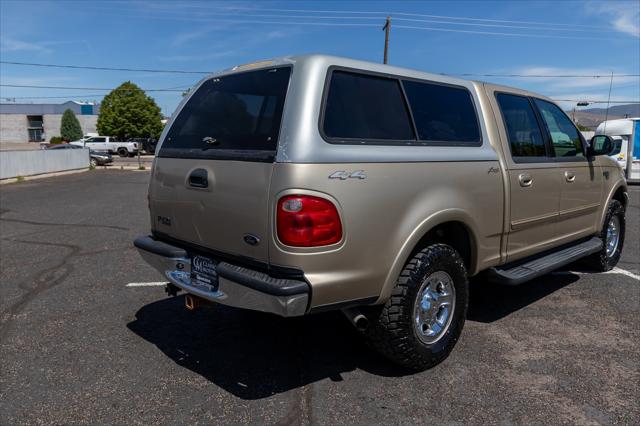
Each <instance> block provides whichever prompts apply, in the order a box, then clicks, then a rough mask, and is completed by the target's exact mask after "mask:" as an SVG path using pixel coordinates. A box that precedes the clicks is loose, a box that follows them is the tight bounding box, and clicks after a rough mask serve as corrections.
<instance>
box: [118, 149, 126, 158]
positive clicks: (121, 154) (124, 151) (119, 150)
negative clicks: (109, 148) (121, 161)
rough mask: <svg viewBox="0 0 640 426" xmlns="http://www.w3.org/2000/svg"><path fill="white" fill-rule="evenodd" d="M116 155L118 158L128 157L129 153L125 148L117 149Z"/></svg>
mask: <svg viewBox="0 0 640 426" xmlns="http://www.w3.org/2000/svg"><path fill="white" fill-rule="evenodd" d="M118 155H119V156H120V157H128V156H129V151H127V148H118Z"/></svg>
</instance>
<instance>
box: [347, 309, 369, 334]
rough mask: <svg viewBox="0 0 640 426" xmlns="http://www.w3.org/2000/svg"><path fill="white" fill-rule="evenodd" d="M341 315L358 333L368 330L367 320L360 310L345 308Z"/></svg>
mask: <svg viewBox="0 0 640 426" xmlns="http://www.w3.org/2000/svg"><path fill="white" fill-rule="evenodd" d="M342 313H343V314H344V315H345V316H346V317H347V319H348V320H349V321H350V322H351V324H353V326H354V327H355V328H356V329H357V330H358V331H365V330H366V329H367V328H369V318H367V317H366V315H364V314H363V313H362V312H361V311H360V309H357V308H346V309H343V310H342Z"/></svg>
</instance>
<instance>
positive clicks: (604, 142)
mask: <svg viewBox="0 0 640 426" xmlns="http://www.w3.org/2000/svg"><path fill="white" fill-rule="evenodd" d="M613 147H614V143H613V139H611V137H610V136H607V135H596V136H594V137H592V138H591V142H590V143H589V148H588V150H587V152H588V154H589V156H590V157H594V156H596V155H609V153H611V151H613Z"/></svg>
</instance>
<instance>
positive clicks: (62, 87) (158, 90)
mask: <svg viewBox="0 0 640 426" xmlns="http://www.w3.org/2000/svg"><path fill="white" fill-rule="evenodd" d="M0 86H2V87H15V88H23V89H65V90H105V91H111V90H124V91H131V90H132V89H120V88H104V87H71V86H36V85H28V84H0ZM141 90H144V91H145V92H183V91H184V90H180V89H169V88H167V89H141Z"/></svg>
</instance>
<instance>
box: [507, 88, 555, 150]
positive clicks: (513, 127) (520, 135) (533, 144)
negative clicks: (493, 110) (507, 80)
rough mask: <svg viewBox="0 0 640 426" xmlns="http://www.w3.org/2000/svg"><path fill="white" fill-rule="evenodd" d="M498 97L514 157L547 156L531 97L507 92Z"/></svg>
mask: <svg viewBox="0 0 640 426" xmlns="http://www.w3.org/2000/svg"><path fill="white" fill-rule="evenodd" d="M497 99H498V104H499V105H500V111H501V112H502V117H503V119H504V123H505V126H506V130H507V136H508V138H509V144H510V145H511V155H512V156H513V157H514V158H517V157H545V156H546V155H547V152H546V148H545V143H544V139H543V137H542V131H541V130H540V127H539V126H538V120H537V119H536V115H535V113H534V111H533V107H532V106H531V103H530V102H529V99H528V98H526V97H524V96H518V95H511V94H506V93H500V94H498V96H497Z"/></svg>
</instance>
